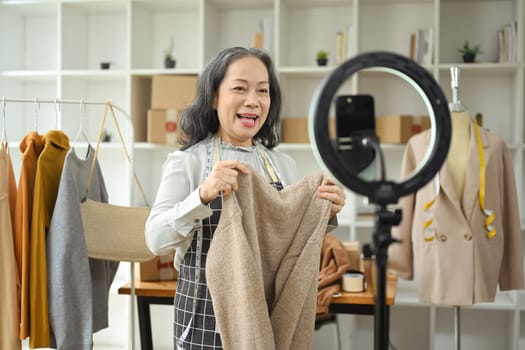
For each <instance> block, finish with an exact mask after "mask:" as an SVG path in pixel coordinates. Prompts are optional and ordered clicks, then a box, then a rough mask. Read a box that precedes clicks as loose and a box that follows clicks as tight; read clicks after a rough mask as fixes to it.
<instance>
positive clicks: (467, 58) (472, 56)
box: [463, 53, 476, 63]
mask: <svg viewBox="0 0 525 350" xmlns="http://www.w3.org/2000/svg"><path fill="white" fill-rule="evenodd" d="M475 60H476V55H475V54H473V53H466V54H464V55H463V62H465V63H472V62H474V61H475Z"/></svg>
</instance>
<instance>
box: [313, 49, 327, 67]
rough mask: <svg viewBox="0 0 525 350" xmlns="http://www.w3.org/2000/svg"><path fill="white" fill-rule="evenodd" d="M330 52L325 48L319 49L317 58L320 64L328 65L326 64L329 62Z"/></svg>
mask: <svg viewBox="0 0 525 350" xmlns="http://www.w3.org/2000/svg"><path fill="white" fill-rule="evenodd" d="M328 54H329V53H328V51H324V50H319V51H317V54H316V59H317V65H318V66H326V64H327V63H328Z"/></svg>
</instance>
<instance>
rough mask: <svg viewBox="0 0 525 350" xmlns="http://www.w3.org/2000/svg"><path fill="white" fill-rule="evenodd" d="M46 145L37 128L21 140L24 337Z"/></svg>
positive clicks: (18, 236)
mask: <svg viewBox="0 0 525 350" xmlns="http://www.w3.org/2000/svg"><path fill="white" fill-rule="evenodd" d="M43 149H44V139H43V138H42V136H41V135H39V134H38V133H36V132H34V131H30V132H28V133H27V134H26V136H25V137H24V138H23V140H22V141H21V142H20V152H21V153H22V166H21V169H20V175H19V178H18V190H17V195H16V209H15V226H14V232H13V234H14V243H15V256H16V264H17V266H18V272H19V275H20V300H19V305H20V306H19V310H20V339H25V338H27V337H28V336H29V233H30V232H31V216H32V210H33V192H34V188H35V176H36V165H37V161H38V156H39V155H40V153H41V152H42V150H43Z"/></svg>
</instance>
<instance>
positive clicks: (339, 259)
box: [317, 233, 350, 314]
mask: <svg viewBox="0 0 525 350" xmlns="http://www.w3.org/2000/svg"><path fill="white" fill-rule="evenodd" d="M349 268H350V260H348V255H347V253H346V250H345V247H344V245H343V242H341V240H340V239H339V238H337V237H336V236H334V235H333V234H331V233H327V234H326V235H325V238H324V241H323V248H322V250H321V265H320V267H319V282H318V288H319V290H318V292H317V313H318V314H323V313H327V312H328V307H329V306H330V300H331V298H332V295H333V294H335V293H338V292H339V291H340V290H341V278H342V277H343V275H344V273H345V272H346V271H347V270H348V269H349Z"/></svg>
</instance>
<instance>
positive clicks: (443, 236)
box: [439, 234, 448, 242]
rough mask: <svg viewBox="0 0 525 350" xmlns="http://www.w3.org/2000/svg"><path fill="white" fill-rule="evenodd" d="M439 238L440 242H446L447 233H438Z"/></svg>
mask: <svg viewBox="0 0 525 350" xmlns="http://www.w3.org/2000/svg"><path fill="white" fill-rule="evenodd" d="M439 239H440V240H441V242H446V241H447V239H448V237H447V235H443V234H442V235H439Z"/></svg>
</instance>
